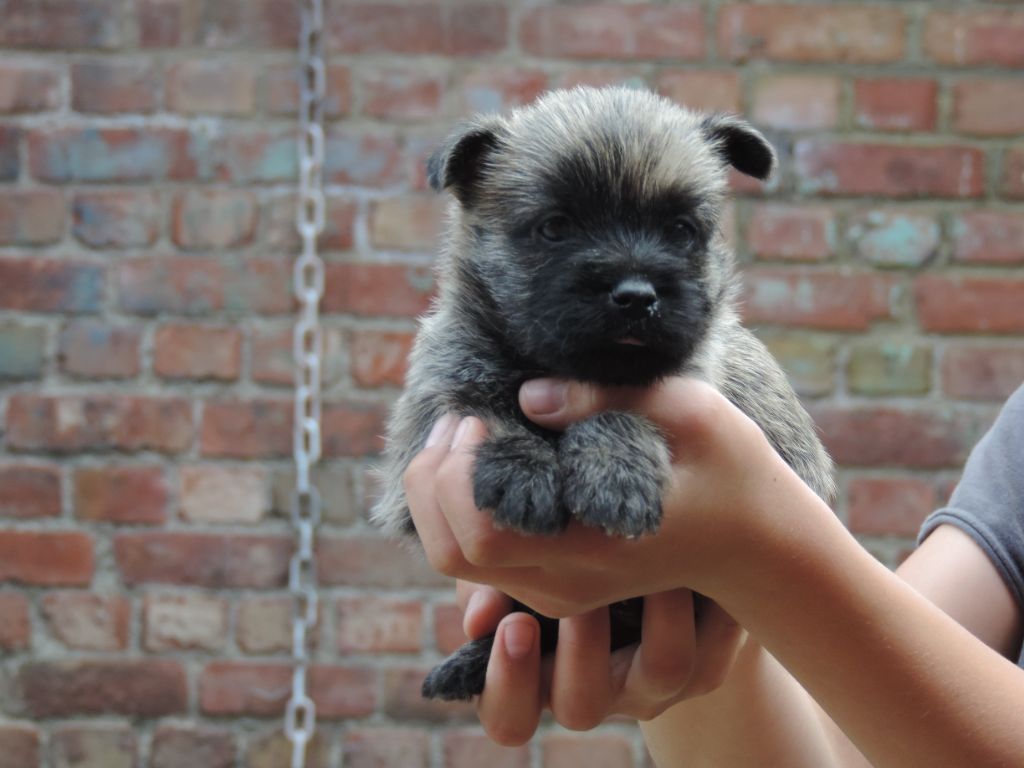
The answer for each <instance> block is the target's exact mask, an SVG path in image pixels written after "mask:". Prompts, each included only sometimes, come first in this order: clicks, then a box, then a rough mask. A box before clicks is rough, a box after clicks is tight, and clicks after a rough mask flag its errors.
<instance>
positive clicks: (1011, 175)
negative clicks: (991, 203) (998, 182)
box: [1002, 147, 1024, 199]
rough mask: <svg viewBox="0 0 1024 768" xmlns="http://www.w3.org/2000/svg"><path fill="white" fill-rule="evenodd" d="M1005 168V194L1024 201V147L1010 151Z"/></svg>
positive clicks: (1004, 164) (1007, 154)
mask: <svg viewBox="0 0 1024 768" xmlns="http://www.w3.org/2000/svg"><path fill="white" fill-rule="evenodd" d="M1003 167H1004V171H1003V180H1002V181H1003V194H1005V195H1006V196H1007V197H1013V198H1022V199H1024V147H1022V148H1017V149H1011V150H1010V151H1008V152H1007V153H1006V158H1005V162H1004V163H1003Z"/></svg>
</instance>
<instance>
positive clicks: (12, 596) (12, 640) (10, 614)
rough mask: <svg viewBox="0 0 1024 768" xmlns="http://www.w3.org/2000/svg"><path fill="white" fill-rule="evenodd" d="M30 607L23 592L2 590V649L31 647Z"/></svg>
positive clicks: (0, 635) (18, 649)
mask: <svg viewBox="0 0 1024 768" xmlns="http://www.w3.org/2000/svg"><path fill="white" fill-rule="evenodd" d="M28 608H29V604H28V598H27V597H25V595H23V594H22V593H20V592H0V651H4V652H11V651H23V650H25V649H26V648H28V647H29V644H30V643H31V642H32V623H31V619H30V618H29V615H28ZM2 744H3V736H2V731H0V745H2ZM0 749H2V746H0Z"/></svg>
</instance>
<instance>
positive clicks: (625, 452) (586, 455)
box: [558, 411, 669, 537]
mask: <svg viewBox="0 0 1024 768" xmlns="http://www.w3.org/2000/svg"><path fill="white" fill-rule="evenodd" d="M558 460H559V463H560V465H561V468H562V501H563V502H564V504H565V507H566V509H567V510H568V512H569V514H571V515H573V516H574V517H575V518H576V519H577V520H579V521H580V522H582V523H584V524H586V525H592V526H594V527H597V528H604V529H605V531H607V532H608V533H611V534H618V535H621V536H627V537H633V536H639V535H640V534H642V533H653V532H654V531H656V530H658V526H659V525H660V524H661V494H662V491H663V490H664V487H665V483H666V482H667V480H668V473H669V455H668V449H667V448H666V446H665V442H664V440H663V439H662V437H661V435H659V434H658V431H657V430H656V429H655V428H654V427H653V426H652V425H651V424H650V423H649V422H647V421H646V420H644V419H641V418H639V417H637V416H634V415H632V414H626V413H617V412H614V411H609V412H606V413H601V414H598V415H596V416H593V417H591V418H589V419H587V420H586V421H581V422H579V423H577V424H573V425H572V426H571V427H569V429H567V430H566V431H565V434H564V435H563V436H562V441H561V443H560V444H559V448H558Z"/></svg>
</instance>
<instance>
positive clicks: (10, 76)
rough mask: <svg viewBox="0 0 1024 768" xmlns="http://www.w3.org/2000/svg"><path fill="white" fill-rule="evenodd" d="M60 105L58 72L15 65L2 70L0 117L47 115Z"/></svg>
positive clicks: (0, 76) (0, 79) (29, 65)
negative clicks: (11, 114) (32, 114)
mask: <svg viewBox="0 0 1024 768" xmlns="http://www.w3.org/2000/svg"><path fill="white" fill-rule="evenodd" d="M59 104H60V80H59V79H58V76H57V72H56V71H55V70H53V69H50V68H45V67H40V66H37V65H31V64H28V65H26V64H20V63H15V62H8V63H5V64H3V65H2V66H0V113H4V112H6V113H14V114H17V113H23V112H46V111H48V110H51V109H56V108H57V106H58V105H59Z"/></svg>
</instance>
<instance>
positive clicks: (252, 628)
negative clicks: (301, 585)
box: [235, 595, 322, 654]
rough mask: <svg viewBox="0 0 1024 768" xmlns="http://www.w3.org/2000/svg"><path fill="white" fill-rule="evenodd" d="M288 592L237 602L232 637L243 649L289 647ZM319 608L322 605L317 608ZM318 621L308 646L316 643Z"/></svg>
mask: <svg viewBox="0 0 1024 768" xmlns="http://www.w3.org/2000/svg"><path fill="white" fill-rule="evenodd" d="M294 607H295V605H294V601H293V600H292V598H291V596H290V595H267V596H260V597H245V598H242V600H240V601H239V603H238V615H237V619H236V622H235V641H236V642H237V643H238V647H239V648H241V649H242V652H243V653H252V654H267V653H286V652H289V651H291V648H292V610H293V608H294ZM321 610H322V609H321ZM319 629H320V624H319V623H318V624H317V625H316V627H314V629H313V632H312V633H311V635H310V638H309V639H310V644H311V646H312V647H314V648H315V647H317V645H319V634H320V633H319Z"/></svg>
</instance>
